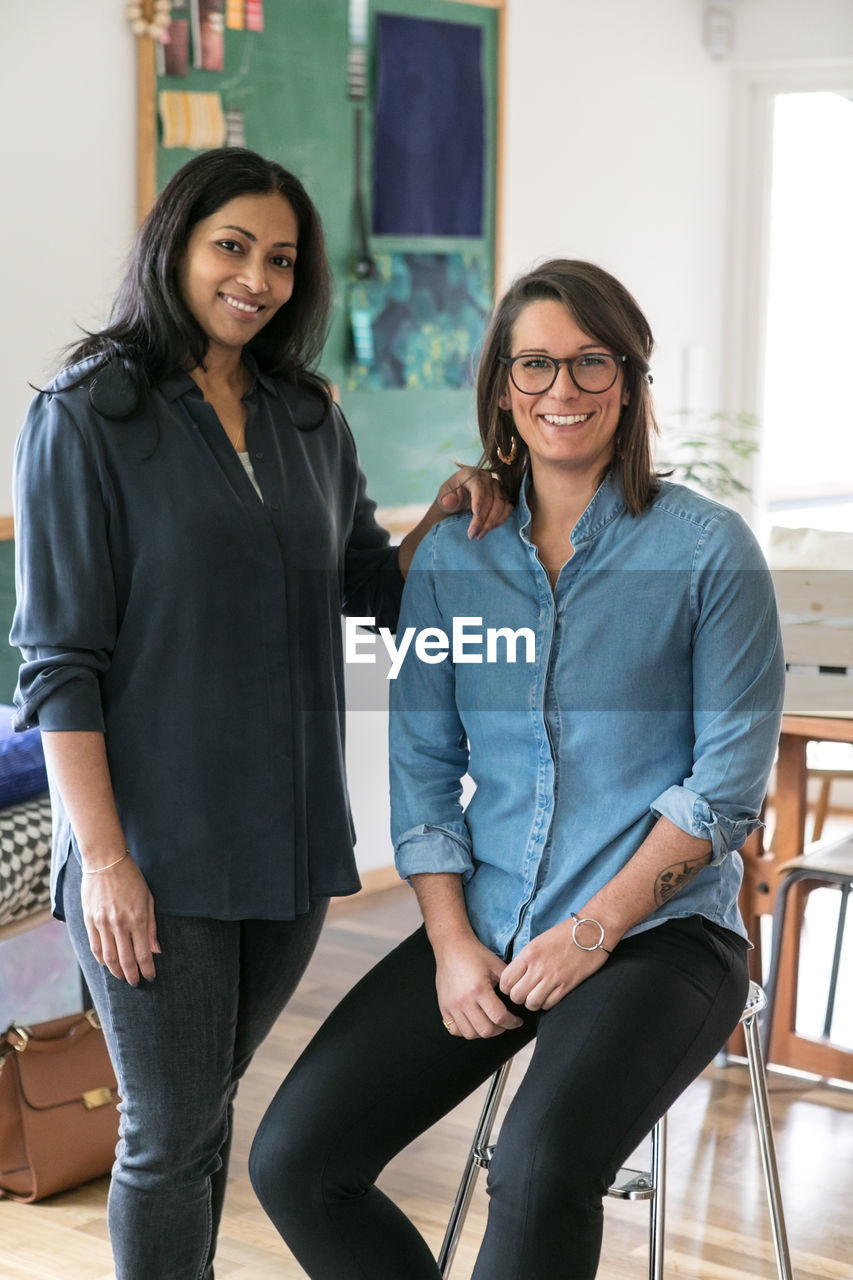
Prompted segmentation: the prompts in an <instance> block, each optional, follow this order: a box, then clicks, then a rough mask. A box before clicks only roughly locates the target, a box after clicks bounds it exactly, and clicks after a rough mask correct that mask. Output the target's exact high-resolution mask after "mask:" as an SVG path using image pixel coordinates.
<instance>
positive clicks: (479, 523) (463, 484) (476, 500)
mask: <svg viewBox="0 0 853 1280" xmlns="http://www.w3.org/2000/svg"><path fill="white" fill-rule="evenodd" d="M436 502H437V503H438V505H439V506H440V507H441V509H442V510H443V511H444V512H445V513H446V514H447V515H455V514H456V513H457V512H460V511H470V512H471V513H472V514H471V523H470V525H469V526H468V537H469V538H482V537H483V536H484V534H487V533H488V532H489V531H490V530H491V529H496V528H497V527H498V525H499V524H503V522H504V520H506V518H507V516H508V515H509V514H510V512H511V511H512V503H511V502H510V501H509V499H508V498H507V497H506V494H505V493H504V491H503V489H502V487H501V483H500V480H499V479H498V476H497V474H496V473H495V472H494V471H484V470H483V468H482V467H460V468H459V470H458V471H454V473H453V475H452V476H451V477H450V479H449V480H445V482H444V484H443V485H442V486H441V488H440V489H439V491H438V494H437V496H436Z"/></svg>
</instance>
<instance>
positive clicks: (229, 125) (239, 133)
mask: <svg viewBox="0 0 853 1280" xmlns="http://www.w3.org/2000/svg"><path fill="white" fill-rule="evenodd" d="M225 145H226V146H227V147H245V145H246V126H245V121H244V119H243V109H242V107H229V108H228V110H227V111H226V112H225Z"/></svg>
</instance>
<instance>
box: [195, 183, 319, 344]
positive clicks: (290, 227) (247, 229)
mask: <svg viewBox="0 0 853 1280" xmlns="http://www.w3.org/2000/svg"><path fill="white" fill-rule="evenodd" d="M298 238H299V224H298V220H297V217H296V214H295V212H294V210H293V206H292V205H291V204H290V201H289V200H287V199H285V197H284V196H283V195H281V194H279V192H277V191H274V192H265V193H261V194H256V193H253V194H250V195H243V196H237V197H236V198H235V199H233V200H229V201H228V202H227V203H226V204H224V205H222V206H221V207H220V208H219V209H217V210H216V211H215V213H213V214H211V216H210V217H209V218H203V219H202V220H201V221H200V222H197V223H196V224H195V226H194V227H193V229H192V231H191V232H190V237H189V240H188V241H187V247H186V251H185V253H184V257H183V261H182V263H181V268H180V274H179V279H180V288H181V296H182V298H183V300H184V302H185V303H186V305H187V307H188V308H189V310H190V311H191V313H192V315H193V318H194V319H195V320H196V322H197V323H198V324H199V325H200V326H201V328H202V329H203V330H204V333H205V335H206V337H207V339H208V342H209V343H210V349H209V353H210V354H211V355H213V356H214V357H215V356H216V353H217V352H219V354H221V355H229V356H230V357H232V358H233V357H234V356H236V358H238V359H239V354H240V352H241V351H242V348H243V347H244V346H245V344H246V343H247V342H249V340H250V339H251V338H253V337H254V336H255V334H256V333H258V332H260V330H261V329H262V328H263V327H264V325H266V324H268V323H269V321H270V320H271V319H272V317H273V316H274V315H275V313H276V312H277V311H278V309H279V308H280V307H282V306H284V304H285V303H286V302H287V301H288V300H289V298H290V296H291V294H292V293H293V283H294V266H295V263H296V245H297V240H298Z"/></svg>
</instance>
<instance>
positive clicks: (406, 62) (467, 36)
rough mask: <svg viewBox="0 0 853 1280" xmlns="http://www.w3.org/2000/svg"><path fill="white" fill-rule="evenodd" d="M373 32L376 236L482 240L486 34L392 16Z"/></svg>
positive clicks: (380, 17) (449, 24) (378, 22)
mask: <svg viewBox="0 0 853 1280" xmlns="http://www.w3.org/2000/svg"><path fill="white" fill-rule="evenodd" d="M376 27H377V46H378V64H377V81H376V109H375V120H374V143H373V231H374V233H375V234H377V235H424V236H481V235H482V234H483V174H484V167H485V161H484V151H485V122H484V106H483V79H482V71H481V45H482V30H481V28H480V27H476V26H471V25H470V24H467V23H459V22H435V21H432V20H431V19H426V18H406V17H399V16H397V15H394V14H379V15H378V16H377V19H376Z"/></svg>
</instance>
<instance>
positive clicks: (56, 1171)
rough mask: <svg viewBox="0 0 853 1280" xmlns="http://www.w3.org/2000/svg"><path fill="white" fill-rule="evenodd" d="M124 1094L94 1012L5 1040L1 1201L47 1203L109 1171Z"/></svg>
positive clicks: (0, 1073)
mask: <svg viewBox="0 0 853 1280" xmlns="http://www.w3.org/2000/svg"><path fill="white" fill-rule="evenodd" d="M117 1100H118V1088H117V1085H116V1078H115V1073H114V1071H113V1069H112V1064H111V1063H110V1059H109V1054H108V1053H107V1046H106V1043H105V1041H104V1033H103V1031H102V1030H101V1026H100V1023H99V1022H98V1017H97V1014H96V1013H95V1012H94V1010H92V1009H90V1010H88V1011H87V1012H86V1013H75V1014H73V1015H72V1016H71V1017H69V1018H57V1019H56V1020H55V1021H53V1022H42V1023H39V1024H38V1025H37V1026H33V1027H15V1026H12V1027H9V1029H8V1030H7V1031H6V1032H5V1033H4V1034H3V1035H2V1036H0V1195H8V1196H10V1197H11V1198H12V1199H13V1200H25V1201H32V1200H41V1199H43V1198H44V1197H45V1196H52V1195H55V1194H56V1192H58V1191H67V1190H68V1189H69V1188H70V1187H76V1186H79V1184H80V1183H81V1182H88V1181H89V1180H90V1179H92V1178H101V1177H103V1176H104V1174H106V1173H109V1171H110V1168H111V1167H112V1163H113V1159H114V1157H115V1147H116V1139H117V1136H118V1112H117V1110H116V1102H117Z"/></svg>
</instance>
